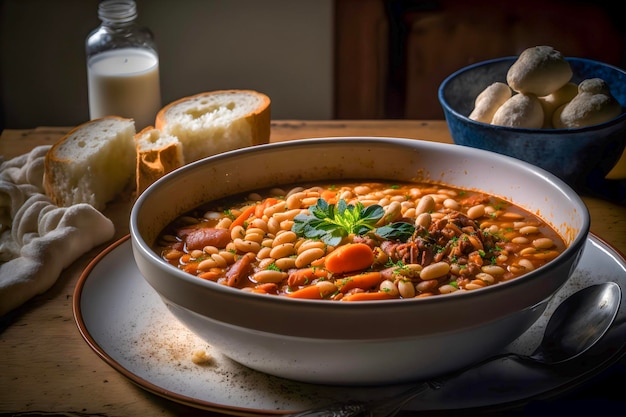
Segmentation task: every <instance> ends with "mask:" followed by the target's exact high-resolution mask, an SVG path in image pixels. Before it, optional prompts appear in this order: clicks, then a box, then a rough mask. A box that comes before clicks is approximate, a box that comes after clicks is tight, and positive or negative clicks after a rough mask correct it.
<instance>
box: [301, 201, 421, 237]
mask: <svg viewBox="0 0 626 417" xmlns="http://www.w3.org/2000/svg"><path fill="white" fill-rule="evenodd" d="M384 215H385V210H384V209H383V208H382V207H381V206H380V205H378V204H373V205H371V206H368V207H365V206H363V204H362V203H360V202H357V203H356V204H355V205H353V204H348V203H346V201H345V200H343V199H340V200H339V201H338V202H337V204H336V205H335V204H328V202H327V201H326V200H324V199H322V198H319V199H318V200H317V204H316V205H314V206H310V207H309V213H308V214H304V213H303V214H299V215H297V216H296V217H295V218H294V219H293V220H294V224H293V226H292V228H291V230H292V231H293V232H295V233H296V234H297V235H299V236H304V237H306V238H309V239H320V240H322V241H324V242H325V243H326V244H328V245H332V246H337V245H338V244H339V243H340V242H341V240H342V239H343V238H345V237H346V236H348V235H350V234H355V235H358V236H365V235H367V234H369V233H375V234H376V235H377V236H379V237H381V238H383V239H398V240H406V239H408V238H409V237H410V236H411V235H412V234H413V232H414V231H415V227H414V226H413V225H411V224H408V223H404V222H396V223H391V224H388V225H385V226H383V227H379V228H376V223H377V222H378V221H379V220H380V219H381V218H382V217H383V216H384Z"/></svg>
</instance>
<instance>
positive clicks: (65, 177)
mask: <svg viewBox="0 0 626 417" xmlns="http://www.w3.org/2000/svg"><path fill="white" fill-rule="evenodd" d="M134 136H135V122H134V121H133V120H132V119H126V118H122V117H117V116H109V117H104V118H101V119H95V120H91V121H89V122H86V123H83V124H81V125H79V126H77V127H75V128H74V129H72V130H71V131H70V132H69V133H68V134H67V135H65V136H64V137H63V138H61V139H60V140H59V141H57V142H56V143H55V144H54V145H52V147H51V148H50V150H48V152H47V154H46V157H45V159H44V179H43V186H44V190H45V192H46V194H47V195H48V196H49V197H50V199H51V200H52V202H53V203H54V204H56V205H57V206H60V207H69V206H71V205H73V204H78V203H88V204H91V205H92V206H93V207H95V208H96V209H97V210H99V211H102V210H103V209H104V208H105V206H106V204H107V203H109V202H110V201H112V200H113V199H115V198H116V197H118V196H119V195H120V194H121V193H122V192H123V190H124V189H125V188H126V187H127V186H129V184H131V183H132V181H133V180H134V174H135V163H136V151H135V142H134Z"/></svg>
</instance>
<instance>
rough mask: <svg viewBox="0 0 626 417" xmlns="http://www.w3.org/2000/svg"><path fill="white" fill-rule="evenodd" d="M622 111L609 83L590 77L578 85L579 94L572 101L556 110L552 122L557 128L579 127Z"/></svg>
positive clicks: (599, 121) (600, 120)
mask: <svg viewBox="0 0 626 417" xmlns="http://www.w3.org/2000/svg"><path fill="white" fill-rule="evenodd" d="M621 112H622V107H621V105H620V104H619V102H618V101H617V100H616V99H615V97H613V95H612V94H611V91H610V88H609V86H608V84H607V83H606V82H605V81H604V80H602V79H600V78H590V79H587V80H584V81H582V82H581V83H580V84H579V85H578V94H577V95H576V97H574V98H573V99H572V101H570V102H569V103H567V104H564V105H562V106H561V107H559V108H558V109H557V110H556V111H555V112H554V116H553V118H552V122H553V125H554V127H555V128H578V127H584V126H591V125H595V124H598V123H603V122H606V121H608V120H611V119H613V118H615V117H617V116H619V115H620V114H621Z"/></svg>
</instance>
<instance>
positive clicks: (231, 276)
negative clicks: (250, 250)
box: [224, 256, 253, 287]
mask: <svg viewBox="0 0 626 417" xmlns="http://www.w3.org/2000/svg"><path fill="white" fill-rule="evenodd" d="M252 269H253V268H252V258H251V257H250V256H242V257H241V258H239V259H238V260H237V261H236V262H235V263H234V264H232V266H231V267H230V268H228V271H226V274H225V278H226V280H225V282H224V283H225V284H226V285H228V286H229V287H236V286H237V285H239V283H240V282H241V279H242V278H245V277H247V276H248V275H250V273H251V272H252Z"/></svg>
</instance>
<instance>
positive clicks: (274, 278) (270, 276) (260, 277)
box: [252, 269, 287, 284]
mask: <svg viewBox="0 0 626 417" xmlns="http://www.w3.org/2000/svg"><path fill="white" fill-rule="evenodd" d="M285 278H287V273H286V272H283V271H276V270H273V269H264V270H262V271H258V272H255V273H254V274H253V275H252V280H254V281H255V282H258V283H261V284H265V283H268V282H273V283H279V282H281V281H282V280H284V279H285Z"/></svg>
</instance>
